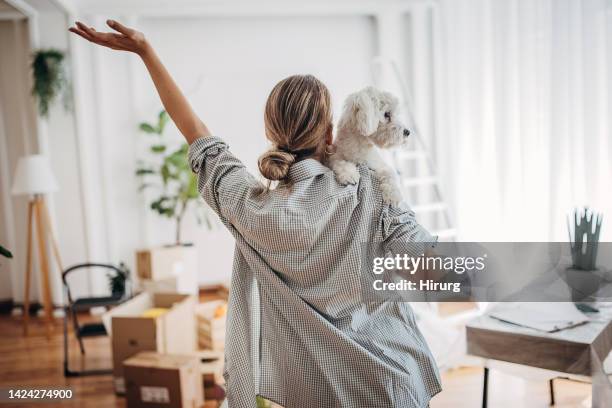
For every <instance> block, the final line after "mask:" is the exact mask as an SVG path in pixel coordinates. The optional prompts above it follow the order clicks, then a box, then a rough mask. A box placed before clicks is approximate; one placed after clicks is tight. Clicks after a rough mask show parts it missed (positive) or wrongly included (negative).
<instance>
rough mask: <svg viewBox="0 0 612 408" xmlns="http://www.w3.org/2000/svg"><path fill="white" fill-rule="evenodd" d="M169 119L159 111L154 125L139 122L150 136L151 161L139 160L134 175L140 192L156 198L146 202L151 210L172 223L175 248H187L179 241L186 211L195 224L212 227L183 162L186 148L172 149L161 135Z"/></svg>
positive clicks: (190, 172)
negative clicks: (153, 192)
mask: <svg viewBox="0 0 612 408" xmlns="http://www.w3.org/2000/svg"><path fill="white" fill-rule="evenodd" d="M168 121H169V117H168V113H166V111H165V110H162V111H161V112H159V114H158V116H157V120H156V122H151V123H150V122H142V123H141V124H140V125H139V128H140V130H141V131H142V132H144V133H145V134H147V135H149V136H151V137H152V138H151V143H150V146H149V150H150V152H151V154H152V155H153V156H154V160H149V161H146V162H145V161H139V162H138V168H137V170H136V175H137V176H139V177H140V178H141V180H142V184H141V185H140V189H141V190H145V189H155V190H157V191H158V194H159V195H158V196H157V197H156V198H155V199H154V200H153V201H152V202H151V203H150V207H151V209H152V210H153V211H155V212H156V213H157V214H159V215H160V216H162V217H166V218H170V219H172V220H174V223H175V242H174V243H175V245H188V244H185V243H184V242H183V241H182V236H181V224H182V221H183V218H184V217H185V215H186V214H187V212H188V211H189V210H190V209H191V210H193V211H194V214H195V215H196V218H197V220H198V222H201V221H202V220H203V221H204V222H205V223H206V225H207V227H208V228H209V229H210V228H212V223H211V221H210V218H209V214H208V211H207V207H206V206H205V204H204V202H203V201H202V199H201V198H200V194H199V192H198V181H197V178H196V176H195V174H193V172H192V171H191V167H190V166H189V162H188V159H187V152H188V150H189V146H188V145H187V143H182V144H181V145H180V146H179V147H178V148H174V149H172V148H171V147H170V144H169V143H168V140H167V139H166V137H165V135H164V130H165V129H166V125H167V124H168Z"/></svg>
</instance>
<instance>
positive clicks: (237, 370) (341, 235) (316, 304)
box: [70, 20, 440, 408]
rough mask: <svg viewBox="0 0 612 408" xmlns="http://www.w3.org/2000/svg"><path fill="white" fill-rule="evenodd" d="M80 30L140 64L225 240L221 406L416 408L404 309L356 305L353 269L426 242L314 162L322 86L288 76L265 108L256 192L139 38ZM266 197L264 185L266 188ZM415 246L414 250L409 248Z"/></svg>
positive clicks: (410, 225)
mask: <svg viewBox="0 0 612 408" xmlns="http://www.w3.org/2000/svg"><path fill="white" fill-rule="evenodd" d="M108 25H109V26H110V27H111V28H112V29H114V30H115V31H116V33H101V32H97V31H95V30H94V29H93V28H91V27H87V26H86V25H84V24H82V23H76V26H75V27H72V28H70V31H72V32H73V33H75V34H78V35H80V36H81V37H83V38H85V39H87V40H89V41H91V42H94V43H96V44H99V45H102V46H106V47H109V48H112V49H116V50H123V51H130V52H133V53H136V54H138V55H139V56H140V57H141V58H142V60H143V62H144V64H145V65H146V67H147V69H148V71H149V73H150V75H151V78H152V79H153V82H154V84H155V87H156V88H157V91H158V93H159V96H160V98H161V100H162V103H163V105H164V107H165V108H166V110H167V111H168V113H169V114H170V117H171V118H172V120H173V121H174V122H175V123H176V125H177V127H178V129H179V130H180V131H181V133H182V134H183V135H184V137H185V139H186V140H187V142H188V143H189V144H190V149H189V160H190V163H191V166H192V168H193V171H194V172H196V173H197V174H198V175H199V176H198V177H199V190H200V192H201V194H202V196H203V197H204V199H205V200H206V201H207V202H208V204H209V205H210V207H211V208H212V209H213V210H214V211H215V212H216V213H217V214H218V215H219V217H220V218H221V220H222V221H223V223H224V224H225V226H226V227H227V228H228V229H229V230H230V231H231V233H232V234H233V235H234V237H235V239H236V250H235V260H234V271H233V276H232V286H231V294H230V305H229V316H228V323H227V324H228V327H227V334H226V338H227V345H226V353H225V354H226V355H225V377H226V384H227V396H228V402H229V406H230V407H251V406H254V405H255V404H256V402H255V401H256V398H255V396H256V395H261V396H263V397H265V398H268V399H270V400H272V401H275V402H277V403H279V404H281V405H282V406H285V407H288V408H289V407H300V408H301V407H351V408H354V407H425V406H427V405H428V403H429V400H430V399H431V397H432V396H433V395H435V394H436V393H437V392H439V391H440V383H439V376H438V371H437V368H436V365H435V362H434V360H433V357H432V356H431V353H430V351H429V349H428V347H427V345H426V344H425V341H424V339H423V337H422V336H421V333H420V332H419V330H418V328H417V326H416V323H415V319H414V316H413V313H412V310H411V309H410V307H409V306H408V305H407V304H406V303H395V302H376V303H375V302H364V301H363V299H362V298H361V282H362V279H361V271H360V268H361V265H362V261H363V262H365V263H366V264H367V263H368V259H367V257H368V256H370V254H371V253H375V252H376V253H380V252H383V253H384V252H394V253H402V252H409V253H411V254H412V255H417V256H418V255H421V254H422V253H423V252H424V251H425V249H426V247H427V246H428V245H431V244H428V243H431V242H433V241H434V238H433V237H431V236H430V235H429V234H428V233H427V232H426V231H425V230H423V229H422V228H421V227H420V226H419V225H418V224H417V223H416V221H415V219H414V214H413V213H412V212H411V211H409V210H407V209H403V208H391V207H389V206H385V205H383V202H382V198H381V194H380V189H379V187H378V184H377V181H376V180H375V179H374V178H373V177H372V176H371V174H370V171H369V170H368V169H367V168H364V167H363V166H362V167H361V168H360V174H361V180H360V182H359V184H358V185H356V186H341V185H339V184H338V183H337V182H336V180H335V178H334V174H333V172H331V170H329V169H328V168H327V167H326V166H324V165H323V164H322V162H324V161H325V159H326V158H327V157H328V155H330V154H333V152H334V149H333V145H332V111H331V103H330V95H329V92H328V90H327V88H326V87H325V86H324V85H323V84H322V83H321V82H320V81H318V80H317V79H316V78H314V77H312V76H309V75H306V76H301V75H296V76H292V77H289V78H286V79H284V80H282V81H281V82H279V83H278V84H277V85H276V86H275V87H274V89H273V90H272V92H271V93H270V96H269V98H268V101H267V103H266V108H265V116H264V121H265V129H266V136H267V138H268V139H269V140H270V141H271V142H272V145H273V147H272V149H271V150H270V151H268V152H266V153H264V154H263V155H262V156H261V157H260V159H259V169H260V171H261V174H262V175H263V176H264V177H265V178H267V179H268V180H277V181H279V185H278V187H277V188H275V189H269V188H265V187H264V186H263V185H262V184H261V183H260V182H259V181H257V180H256V179H255V178H254V177H253V176H251V175H250V174H249V173H248V171H247V170H246V169H245V167H244V165H243V164H242V163H241V162H240V160H238V159H237V158H236V157H234V156H233V155H232V153H231V152H230V151H229V150H228V146H227V145H226V144H225V143H224V142H223V140H221V139H220V138H218V137H214V136H212V134H211V132H210V131H209V130H208V128H207V127H206V125H204V123H203V122H202V121H201V120H200V119H199V118H198V116H196V114H195V113H194V112H193V110H192V109H191V107H190V105H189V103H188V102H187V100H186V99H185V97H184V96H183V94H182V93H181V91H180V90H179V89H178V87H177V85H176V84H175V82H174V81H173V79H172V77H171V76H170V74H169V73H168V71H166V69H165V68H164V66H163V64H162V63H161V61H160V60H159V58H158V57H157V55H156V54H155V52H154V50H153V48H152V47H151V45H150V44H149V43H148V42H147V41H146V40H145V38H144V36H143V35H142V33H139V32H137V31H135V30H133V29H130V28H128V27H125V26H123V25H121V24H120V23H118V22H115V21H110V20H109V21H108ZM268 187H269V186H268ZM415 248H416V249H415Z"/></svg>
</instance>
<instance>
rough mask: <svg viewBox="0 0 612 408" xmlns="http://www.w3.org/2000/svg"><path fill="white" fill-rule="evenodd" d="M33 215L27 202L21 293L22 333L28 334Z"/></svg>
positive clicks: (31, 206) (32, 209) (32, 210)
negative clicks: (23, 277) (23, 274)
mask: <svg viewBox="0 0 612 408" xmlns="http://www.w3.org/2000/svg"><path fill="white" fill-rule="evenodd" d="M33 216H34V202H33V201H30V202H29V203H28V248H27V251H28V252H27V254H26V273H25V289H24V294H23V335H24V336H27V335H28V323H29V321H30V279H31V276H32V217H33Z"/></svg>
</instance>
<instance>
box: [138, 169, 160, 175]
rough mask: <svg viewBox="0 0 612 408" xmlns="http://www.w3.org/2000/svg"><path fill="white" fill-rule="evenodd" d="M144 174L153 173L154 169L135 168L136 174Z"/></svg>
mask: <svg viewBox="0 0 612 408" xmlns="http://www.w3.org/2000/svg"><path fill="white" fill-rule="evenodd" d="M145 174H155V170H151V169H136V175H137V176H144V175H145Z"/></svg>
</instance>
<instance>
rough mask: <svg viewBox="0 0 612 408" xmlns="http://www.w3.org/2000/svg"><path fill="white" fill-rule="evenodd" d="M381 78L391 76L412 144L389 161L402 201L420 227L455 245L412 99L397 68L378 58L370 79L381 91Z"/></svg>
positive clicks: (446, 209)
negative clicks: (401, 194)
mask: <svg viewBox="0 0 612 408" xmlns="http://www.w3.org/2000/svg"><path fill="white" fill-rule="evenodd" d="M384 75H388V76H391V78H390V79H392V81H393V83H394V84H396V86H395V88H397V89H389V91H391V92H393V93H394V94H396V95H397V96H398V98H399V100H400V106H401V113H402V114H403V115H404V116H405V122H406V124H407V126H408V128H409V129H410V137H411V138H412V140H413V142H412V143H410V146H409V147H408V148H407V150H406V149H403V150H396V151H394V152H393V153H392V157H391V160H392V161H393V164H394V167H395V169H396V170H397V171H398V173H399V176H400V183H401V186H402V189H403V195H404V199H405V200H406V201H407V202H408V203H409V205H410V208H411V209H412V210H413V211H414V212H415V214H416V216H417V219H418V220H419V223H420V224H421V225H423V226H424V227H425V228H427V230H428V231H430V232H431V233H432V235H437V236H438V239H439V241H454V240H455V239H456V236H457V231H456V229H455V228H454V227H453V223H452V219H451V215H450V211H449V207H448V204H447V203H446V202H445V201H444V199H443V195H442V193H441V188H440V180H439V178H438V176H437V171H436V166H435V163H434V161H433V159H432V157H431V155H430V154H429V150H428V148H427V146H426V144H425V142H424V140H423V137H422V134H421V132H420V130H419V126H418V124H417V122H416V120H415V117H414V114H413V109H412V107H413V106H414V105H413V103H412V97H411V94H410V92H409V90H408V87H407V86H406V84H405V82H404V80H403V77H402V75H400V71H399V69H398V67H397V64H396V63H395V62H394V61H392V60H388V59H384V58H381V57H377V58H375V59H374V60H373V61H372V77H373V78H374V84H375V85H376V86H377V87H381V88H383V89H384V87H383V86H382V84H383V83H384V79H385V78H384Z"/></svg>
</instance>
